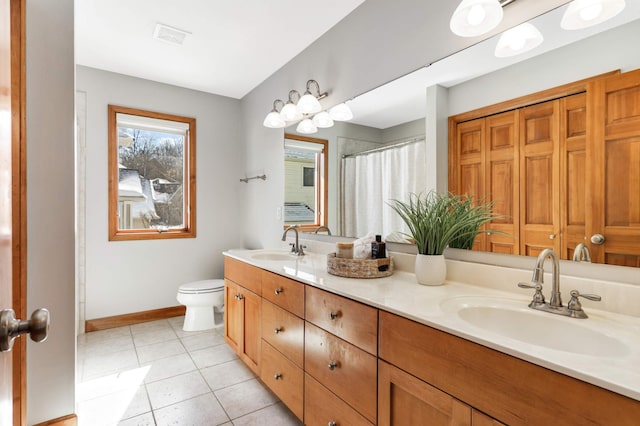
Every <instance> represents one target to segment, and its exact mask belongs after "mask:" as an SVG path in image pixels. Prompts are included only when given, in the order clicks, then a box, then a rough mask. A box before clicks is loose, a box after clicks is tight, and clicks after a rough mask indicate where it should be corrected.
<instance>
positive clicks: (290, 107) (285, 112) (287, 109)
mask: <svg viewBox="0 0 640 426" xmlns="http://www.w3.org/2000/svg"><path fill="white" fill-rule="evenodd" d="M280 116H281V117H282V119H283V120H284V121H296V120H300V119H301V118H302V114H301V113H300V111H298V108H297V107H296V105H295V104H294V103H293V102H288V103H287V104H286V105H285V106H284V107H282V111H280Z"/></svg>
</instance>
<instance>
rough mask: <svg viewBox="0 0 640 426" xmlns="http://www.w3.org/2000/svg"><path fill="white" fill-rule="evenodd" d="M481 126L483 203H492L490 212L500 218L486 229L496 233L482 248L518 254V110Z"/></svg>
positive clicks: (492, 234) (491, 119) (487, 119)
mask: <svg viewBox="0 0 640 426" xmlns="http://www.w3.org/2000/svg"><path fill="white" fill-rule="evenodd" d="M484 127H485V140H486V144H485V151H486V154H485V165H486V166H485V172H484V173H485V176H486V181H485V188H486V201H492V202H493V203H494V204H493V211H494V213H496V214H499V215H502V216H503V218H502V219H498V220H494V221H492V222H491V223H490V224H489V225H488V226H487V229H489V230H495V231H498V232H496V233H491V234H489V235H488V236H487V237H486V241H487V243H486V246H485V249H486V250H487V251H491V252H494V253H504V254H519V253H520V247H519V246H520V235H519V216H520V203H519V188H518V181H519V179H520V177H519V175H520V163H519V161H518V157H519V144H518V111H517V110H514V111H507V112H504V113H502V114H497V115H493V116H490V117H487V118H486V119H485V125H484Z"/></svg>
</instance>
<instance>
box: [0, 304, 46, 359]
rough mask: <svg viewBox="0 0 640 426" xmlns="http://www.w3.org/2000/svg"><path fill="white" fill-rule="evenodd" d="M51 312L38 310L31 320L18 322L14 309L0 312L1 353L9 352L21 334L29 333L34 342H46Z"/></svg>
mask: <svg viewBox="0 0 640 426" xmlns="http://www.w3.org/2000/svg"><path fill="white" fill-rule="evenodd" d="M49 322H50V320H49V311H48V310H47V309H44V308H40V309H36V310H35V311H33V313H32V314H31V319H28V320H22V321H21V320H18V319H16V313H15V312H14V310H13V309H5V310H3V311H2V312H0V352H8V351H10V350H11V348H12V347H13V340H14V339H15V338H16V337H18V336H19V335H21V334H25V333H29V334H30V335H31V340H33V341H34V342H44V341H45V340H47V335H48V334H49Z"/></svg>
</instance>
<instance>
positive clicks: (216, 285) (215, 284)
mask: <svg viewBox="0 0 640 426" xmlns="http://www.w3.org/2000/svg"><path fill="white" fill-rule="evenodd" d="M218 291H224V280H202V281H194V282H190V283H186V284H182V285H181V286H180V287H179V288H178V292H179V293H183V294H184V293H189V294H193V293H215V292H218Z"/></svg>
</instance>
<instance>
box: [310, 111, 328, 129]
mask: <svg viewBox="0 0 640 426" xmlns="http://www.w3.org/2000/svg"><path fill="white" fill-rule="evenodd" d="M311 121H312V122H313V124H315V125H316V126H317V127H319V128H321V129H326V128H327V127H331V126H333V120H332V119H331V117H330V116H329V113H328V112H327V111H322V112H319V113H317V114H316V115H315V116H314V117H313V120H311Z"/></svg>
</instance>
